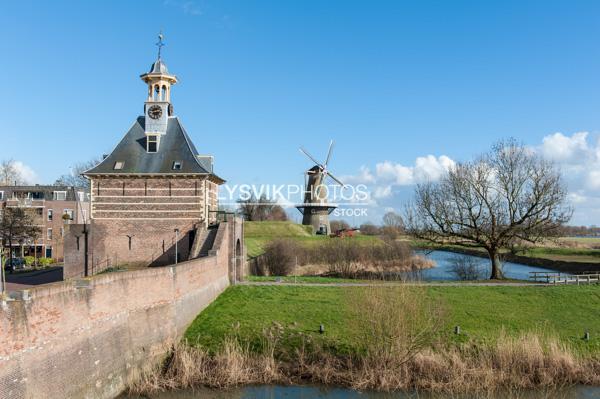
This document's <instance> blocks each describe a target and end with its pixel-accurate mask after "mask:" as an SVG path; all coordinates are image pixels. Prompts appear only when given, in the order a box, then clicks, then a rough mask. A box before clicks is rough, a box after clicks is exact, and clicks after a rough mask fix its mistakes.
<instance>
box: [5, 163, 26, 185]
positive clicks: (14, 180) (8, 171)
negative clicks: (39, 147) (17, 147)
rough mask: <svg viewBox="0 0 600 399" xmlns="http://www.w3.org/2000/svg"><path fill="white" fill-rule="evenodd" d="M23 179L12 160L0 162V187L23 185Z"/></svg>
mask: <svg viewBox="0 0 600 399" xmlns="http://www.w3.org/2000/svg"><path fill="white" fill-rule="evenodd" d="M24 180H25V179H24V178H23V176H22V175H21V172H20V171H19V169H18V168H17V165H16V162H15V161H14V160H12V159H8V160H4V161H2V162H0V185H4V186H12V185H20V184H24V183H25V181H24Z"/></svg>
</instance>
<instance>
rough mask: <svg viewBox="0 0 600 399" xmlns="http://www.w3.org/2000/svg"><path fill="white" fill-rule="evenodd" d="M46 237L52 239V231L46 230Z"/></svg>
mask: <svg viewBox="0 0 600 399" xmlns="http://www.w3.org/2000/svg"><path fill="white" fill-rule="evenodd" d="M46 237H47V238H48V239H49V240H51V239H52V229H51V228H50V229H48V231H47V232H46Z"/></svg>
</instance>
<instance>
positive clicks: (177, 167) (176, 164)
mask: <svg viewBox="0 0 600 399" xmlns="http://www.w3.org/2000/svg"><path fill="white" fill-rule="evenodd" d="M173 170H181V161H175V162H173Z"/></svg>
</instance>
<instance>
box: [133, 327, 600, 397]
mask: <svg viewBox="0 0 600 399" xmlns="http://www.w3.org/2000/svg"><path fill="white" fill-rule="evenodd" d="M296 355H297V356H296V358H290V359H287V360H279V359H277V358H276V357H275V356H273V354H270V353H263V354H260V353H255V352H251V351H249V350H248V348H245V347H243V346H242V345H240V344H239V343H237V342H235V341H227V342H226V343H225V344H224V345H223V348H222V351H221V352H219V353H218V354H216V355H210V354H208V352H207V351H205V350H203V349H202V348H194V347H189V346H187V345H185V344H180V345H178V346H177V347H176V348H174V350H173V352H172V354H171V356H170V357H169V360H168V362H167V366H163V367H156V368H153V369H151V370H148V371H146V372H145V373H142V374H141V375H140V376H139V377H138V378H137V379H136V380H135V381H133V382H132V383H131V384H130V387H129V390H130V392H132V393H144V394H150V393H154V392H157V391H163V390H170V389H184V388H191V387H197V386H207V387H213V388H228V387H233V386H237V385H248V384H291V383H307V382H310V383H316V384H329V385H340V386H347V387H351V388H355V389H360V390H364V389H374V390H381V391H394V390H407V389H416V390H422V391H434V392H448V393H462V392H480V393H481V392H487V393H490V392H498V391H503V390H517V391H519V390H526V389H534V388H560V387H564V386H569V385H574V384H585V385H599V384H600V360H599V359H597V358H595V359H594V358H580V357H577V356H575V355H574V354H573V353H571V352H570V351H569V350H568V349H567V348H565V347H564V346H562V345H561V344H560V343H558V342H556V341H548V342H546V343H545V344H544V345H543V344H542V343H541V342H540V340H539V339H538V337H536V336H533V335H529V334H528V335H524V336H521V337H518V338H508V337H506V338H504V339H501V340H499V341H498V342H497V343H496V344H494V345H490V346H483V347H460V348H451V349H440V348H437V349H432V348H428V349H424V350H422V351H419V352H418V353H416V354H415V356H414V357H412V358H409V359H407V360H406V361H405V362H390V361H389V358H387V356H384V359H382V361H380V362H378V361H377V357H375V356H373V354H371V355H370V356H369V357H364V358H353V357H343V356H335V355H333V354H330V353H327V352H323V353H318V354H317V353H305V352H303V351H301V350H299V351H297V353H296Z"/></svg>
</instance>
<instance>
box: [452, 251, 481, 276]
mask: <svg viewBox="0 0 600 399" xmlns="http://www.w3.org/2000/svg"><path fill="white" fill-rule="evenodd" d="M450 272H451V273H452V274H454V275H455V276H456V278H458V279H459V280H480V279H482V278H483V270H482V268H481V266H480V265H479V263H478V262H477V260H476V259H473V258H472V257H471V256H463V255H456V256H454V257H453V258H452V260H451V261H450Z"/></svg>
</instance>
